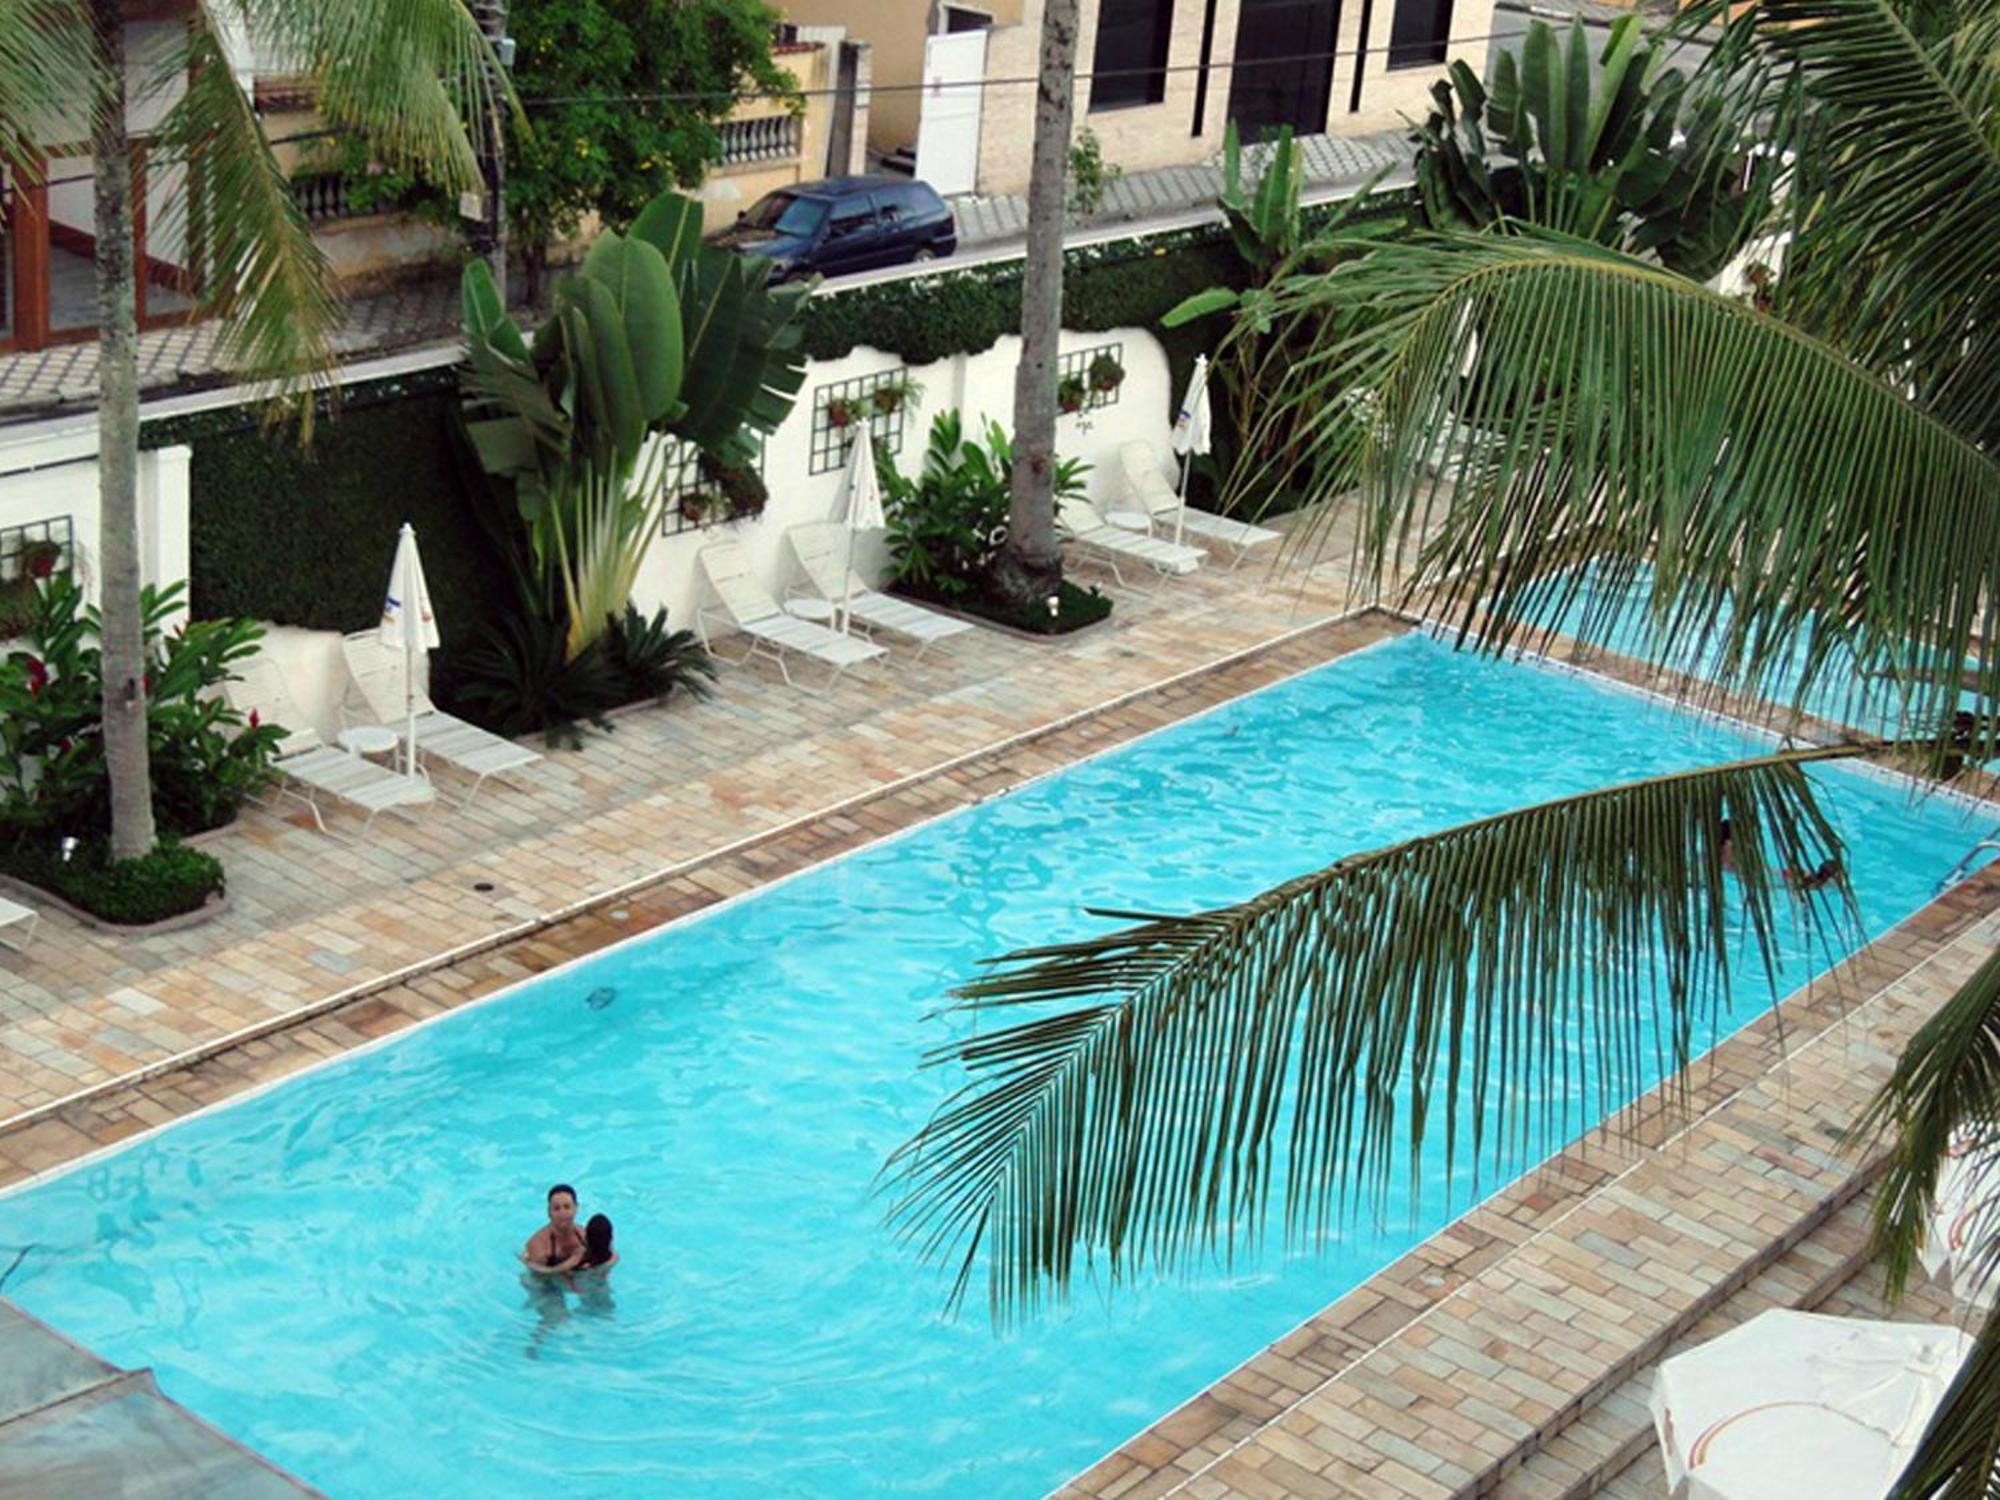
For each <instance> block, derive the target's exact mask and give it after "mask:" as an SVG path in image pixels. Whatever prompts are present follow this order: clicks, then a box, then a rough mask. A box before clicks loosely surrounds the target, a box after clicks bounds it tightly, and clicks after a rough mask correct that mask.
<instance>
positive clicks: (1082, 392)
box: [1056, 375, 1090, 412]
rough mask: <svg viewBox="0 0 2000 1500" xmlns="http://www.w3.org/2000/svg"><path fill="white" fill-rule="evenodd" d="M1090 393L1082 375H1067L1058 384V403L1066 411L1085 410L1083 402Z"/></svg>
mask: <svg viewBox="0 0 2000 1500" xmlns="http://www.w3.org/2000/svg"><path fill="white" fill-rule="evenodd" d="M1089 395H1090V391H1089V389H1088V387H1086V386H1085V385H1084V383H1083V377H1082V376H1081V375H1065V376H1063V378H1062V381H1061V383H1060V384H1058V385H1057V386H1056V405H1057V406H1059V407H1060V408H1062V410H1064V411H1066V412H1078V411H1082V410H1083V403H1084V401H1085V399H1086V398H1087V397H1088V396H1089Z"/></svg>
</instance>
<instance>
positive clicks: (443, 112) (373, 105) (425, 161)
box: [209, 0, 518, 193]
mask: <svg viewBox="0 0 2000 1500" xmlns="http://www.w3.org/2000/svg"><path fill="white" fill-rule="evenodd" d="M209 3H210V4H218V3H227V4H230V5H233V6H234V7H236V8H237V9H238V10H239V11H240V12H241V13H242V14H243V15H244V17H245V18H246V22H247V23H248V24H249V25H250V27H251V28H252V30H253V32H254V33H255V34H257V35H259V36H261V37H265V38H268V39H269V42H270V44H271V45H273V46H274V47H276V48H277V49H279V50H280V51H281V53H282V54H283V55H287V56H290V57H293V58H296V59H297V60H298V67H299V71H300V72H301V73H304V74H307V75H309V76H310V77H311V78H312V79H313V81H314V83H315V85H316V99H317V104H318V108H319V111H320V113H321V114H322V115H324V116H325V117H326V118H327V120H328V121H329V122H330V123H332V124H335V125H343V126H353V127H357V128H360V129H363V130H366V131H367V132H368V137H369V143H370V146H371V148H372V149H373V150H374V151H375V153H376V154H377V155H378V156H379V157H380V158H381V159H382V160H383V161H384V162H385V163H387V164H389V165H391V166H395V167H399V168H405V169H410V170H414V171H417V172H419V173H421V174H422V175H423V176H424V177H426V178H427V179H429V180H431V181H434V182H437V183H438V184H439V185H440V186H443V187H445V188H447V189H449V190H450V191H452V192H454V193H459V192H469V191H474V190H476V189H477V188H478V187H479V185H480V176H479V162H478V157H477V155H476V154H475V152H474V150H473V146H472V139H473V137H472V135H470V134H469V133H468V129H467V125H468V122H470V126H471V129H472V130H474V131H477V130H482V129H485V128H486V127H487V124H488V122H490V120H491V118H492V115H493V113H494V111H496V110H498V109H500V108H502V107H512V108H514V109H516V110H517V111H518V105H517V104H516V103H515V101H514V96H513V90H512V87H511V85H510V84H508V83H507V81H506V78H505V75H504V74H503V72H502V71H501V69H500V66H499V63H498V61H497V60H496V59H495V57H494V55H493V49H492V47H491V45H490V44H489V43H488V42H487V40H486V38H485V36H484V34H483V33H482V32H481V31H480V29H479V24H478V22H477V21H476V20H475V19H474V18H473V15H472V11H471V9H470V7H468V6H467V5H466V4H465V3H464V0H313V3H312V4H310V5H301V4H298V3H296V0H209Z"/></svg>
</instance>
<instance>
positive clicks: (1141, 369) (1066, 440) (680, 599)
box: [633, 328, 1173, 627]
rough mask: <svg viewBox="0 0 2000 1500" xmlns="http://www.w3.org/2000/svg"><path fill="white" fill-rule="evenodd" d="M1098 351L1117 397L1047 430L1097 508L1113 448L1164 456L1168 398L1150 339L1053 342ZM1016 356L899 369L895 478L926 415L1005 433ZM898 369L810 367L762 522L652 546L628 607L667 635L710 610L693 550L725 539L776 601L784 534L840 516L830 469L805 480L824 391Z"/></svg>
mask: <svg viewBox="0 0 2000 1500" xmlns="http://www.w3.org/2000/svg"><path fill="white" fill-rule="evenodd" d="M1107 345H1117V346H1119V351H1118V358H1119V360H1120V362H1121V363H1122V364H1123V365H1124V367H1125V383H1124V385H1123V386H1122V387H1121V388H1120V389H1119V391H1118V397H1117V400H1116V401H1115V402H1113V403H1112V404H1110V405H1108V406H1103V407H1100V408H1098V409H1096V410H1089V411H1084V412H1079V413H1077V414H1075V415H1071V416H1064V417H1062V418H1060V420H1059V425H1058V428H1057V446H1058V451H1059V452H1060V454H1061V455H1062V456H1063V457H1064V458H1081V459H1084V460H1085V461H1086V462H1088V463H1090V464H1091V465H1092V466H1093V467H1092V471H1091V473H1090V475H1089V478H1088V483H1089V485H1090V492H1091V498H1092V499H1094V500H1096V501H1097V502H1098V504H1099V505H1100V506H1103V505H1105V504H1107V502H1109V501H1111V500H1113V499H1115V498H1117V494H1118V482H1117V478H1116V473H1117V458H1118V447H1119V445H1120V444H1121V443H1125V442H1129V441H1131V440H1132V439H1134V438H1146V439H1148V440H1150V441H1151V442H1152V443H1153V444H1154V445H1155V446H1156V447H1157V448H1158V449H1159V451H1160V453H1161V455H1162V457H1163V458H1164V457H1165V456H1166V452H1167V447H1166V440H1167V427H1168V419H1169V413H1170V412H1171V410H1172V404H1171V403H1172V399H1173V393H1172V390H1171V386H1170V380H1169V376H1168V373H1167V355H1166V350H1165V349H1164V348H1162V347H1161V345H1160V341H1159V340H1158V339H1157V338H1155V337H1154V336H1153V334H1152V333H1150V332H1149V331H1147V330H1145V329H1139V328H1121V329H1116V330H1113V331H1110V332H1105V333H1074V332H1070V331H1067V330H1065V332H1064V333H1063V341H1062V347H1063V352H1064V353H1065V354H1071V353H1079V354H1080V353H1082V352H1084V351H1088V350H1092V349H1097V348H1101V347H1104V346H1107ZM1020 355H1021V341H1020V339H1018V338H1016V337H1013V336H1011V335H1010V336H1008V337H1005V338H1002V339H1001V340H1000V341H999V342H998V343H996V344H995V345H994V346H993V347H992V348H991V349H988V350H987V351H985V352H984V353H983V354H972V355H957V356H954V357H952V358H950V359H942V360H939V361H937V362H936V363H934V364H928V365H912V366H908V367H907V369H908V374H909V376H910V378H911V379H913V380H915V381H916V382H917V384H918V385H920V386H921V387H922V388H923V393H922V395H921V397H920V398H919V400H918V402H917V405H916V408H915V409H914V410H913V411H910V412H908V413H906V414H904V419H903V423H902V435H901V442H900V444H899V446H898V448H897V452H896V462H897V466H898V467H899V468H900V469H901V470H902V471H903V472H904V473H905V474H914V473H915V472H916V471H917V469H918V468H919V467H920V466H921V465H922V462H923V453H924V445H925V443H926V441H927V440H928V438H929V434H930V423H931V418H932V417H933V416H935V415H936V414H937V413H938V412H940V411H947V410H951V409H954V408H956V409H957V410H958V411H959V412H960V413H961V414H962V420H963V423H964V429H965V432H966V433H967V434H968V435H973V434H981V433H983V432H984V431H985V426H986V423H987V422H988V421H989V420H993V421H998V422H999V423H1000V424H1001V426H1002V427H1003V428H1005V429H1007V430H1009V431H1011V430H1012V427H1013V409H1014V370H1015V366H1016V365H1017V364H1018V363H1019V360H1020ZM905 368H906V367H905V366H904V365H903V363H902V361H901V360H900V359H899V358H898V357H897V356H895V355H893V354H884V353H882V352H881V351H880V350H877V349H871V348H865V347H864V348H857V349H855V350H854V351H853V352H852V353H850V354H848V355H847V356H846V357H845V358H843V359H837V360H825V361H819V360H816V361H814V362H813V363H812V364H811V365H809V366H808V368H807V370H806V381H805V384H804V385H803V386H801V387H800V389H799V398H798V403H797V404H796V405H795V406H794V407H793V408H792V412H791V415H790V416H789V417H787V418H786V420H785V424H784V425H783V426H782V427H780V428H779V429H778V431H777V432H776V433H774V434H773V435H772V437H771V440H770V442H769V444H768V445H767V447H766V450H765V461H764V481H765V483H766V485H768V486H769V488H770V491H771V499H770V503H769V505H768V506H767V507H766V508H765V511H764V513H763V515H761V516H759V517H757V518H755V519H754V520H745V521H735V522H730V523H727V524H725V525H722V526H715V527H708V528H704V529H701V530H695V531H685V532H681V533H679V534H677V535H670V536H664V537H661V538H659V539H658V540H656V541H655V542H654V543H653V548H652V551H651V552H650V553H649V554H648V556H647V559H646V565H645V568H644V569H643V570H642V571H641V573H640V575H639V579H638V583H637V585H636V586H635V587H634V590H633V602H634V603H636V604H637V605H638V606H639V607H640V608H641V609H642V610H648V611H650V610H653V609H656V608H658V607H659V606H661V605H665V606H666V608H667V612H668V617H669V618H670V619H671V620H672V621H673V622H674V624H675V625H676V626H677V627H679V626H687V627H692V625H693V624H694V612H695V609H696V607H697V605H698V604H700V603H703V602H712V601H711V600H707V599H706V597H705V595H704V594H703V591H702V590H701V589H700V588H699V587H698V579H699V569H698V568H697V566H696V562H695V556H696V554H697V553H698V552H699V551H700V550H701V548H702V547H704V546H706V545H708V544H710V543H712V542H715V541H719V540H723V539H725V538H727V539H731V540H735V541H737V542H740V543H741V544H742V546H743V548H744V550H745V551H746V552H747V553H748V554H749V557H750V561H751V566H752V567H753V568H754V569H755V570H756V571H757V573H758V574H759V575H760V576H761V577H762V579H763V581H764V582H765V584H766V585H767V586H768V587H769V588H770V590H771V592H772V593H773V594H775V595H779V596H782V595H783V593H784V591H785V589H786V587H787V585H789V584H790V583H792V582H793V581H794V580H793V575H792V573H791V572H790V569H789V556H788V552H787V549H786V548H785V546H784V532H785V529H786V528H787V527H790V526H798V525H801V524H803V523H805V522H808V521H825V520H830V519H836V518H838V517H839V516H841V515H842V514H844V511H845V505H846V499H845V496H844V494H843V493H842V489H841V478H842V471H841V470H840V469H839V468H837V467H835V468H831V469H825V470H824V471H823V472H820V473H814V472H812V470H813V468H814V467H815V464H814V446H815V429H816V424H817V426H818V428H819V430H820V433H821V436H820V441H819V446H820V449H821V451H822V453H824V452H825V450H826V449H827V446H828V442H827V438H826V436H825V434H824V424H825V419H824V415H823V414H824V410H825V397H826V394H827V391H828V388H830V387H833V386H836V385H838V384H839V383H840V382H843V381H848V380H854V379H857V378H860V377H866V376H873V375H881V374H887V373H891V372H895V371H898V370H903V369H905ZM887 561H888V554H887V549H886V548H885V547H884V546H883V544H882V542H881V540H880V537H879V535H878V536H877V537H875V538H871V539H870V544H869V545H868V546H867V547H866V548H864V549H863V551H862V553H861V554H860V555H859V558H858V563H859V566H860V567H861V569H862V571H863V572H864V573H865V574H866V575H867V576H869V577H871V578H877V579H879V578H880V577H881V575H882V573H883V572H884V570H885V568H886V564H887Z"/></svg>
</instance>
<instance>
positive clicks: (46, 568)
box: [28, 552, 56, 578]
mask: <svg viewBox="0 0 2000 1500" xmlns="http://www.w3.org/2000/svg"><path fill="white" fill-rule="evenodd" d="M55 570H56V554H55V553H53V552H37V553H35V554H34V555H33V556H32V557H30V558H29V559H28V576H29V577H30V578H47V577H48V576H49V575H50V574H51V573H53V572H55Z"/></svg>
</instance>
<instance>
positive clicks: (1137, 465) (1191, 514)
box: [1118, 438, 1284, 568]
mask: <svg viewBox="0 0 2000 1500" xmlns="http://www.w3.org/2000/svg"><path fill="white" fill-rule="evenodd" d="M1118 466H1119V469H1120V470H1121V472H1122V473H1123V475H1124V478H1125V488H1126V490H1127V492H1128V493H1130V495H1131V497H1132V501H1133V503H1134V504H1135V505H1137V506H1138V507H1139V509H1140V510H1143V511H1144V512H1145V513H1146V514H1147V515H1149V516H1151V517H1152V518H1153V529H1154V532H1155V534H1156V535H1160V536H1166V537H1171V536H1172V535H1173V534H1174V525H1175V522H1176V520H1177V519H1178V522H1179V525H1180V529H1181V535H1182V536H1183V537H1199V538H1201V539H1202V540H1203V541H1207V542H1213V543H1215V544H1216V545H1217V546H1218V547H1227V548H1229V549H1230V550H1231V551H1232V552H1234V553H1235V556H1234V557H1232V558H1231V559H1230V561H1229V565H1230V566H1231V567H1232V568H1233V567H1235V566H1236V564H1237V563H1240V562H1241V561H1243V559H1244V558H1245V557H1246V556H1247V555H1248V554H1249V551H1250V549H1251V548H1252V547H1259V546H1262V545H1263V544H1264V543H1265V542H1275V541H1279V540H1281V539H1282V538H1283V536H1284V533H1283V532H1278V531H1273V530H1271V529H1270V527H1268V526H1252V525H1251V524H1250V523H1249V522H1248V521H1232V520H1231V519H1230V518H1229V517H1228V516H1218V515H1214V514H1212V513H1210V512H1208V511H1205V510H1196V509H1195V508H1194V507H1193V506H1188V507H1187V508H1186V509H1185V511H1183V512H1182V514H1181V515H1180V516H1179V517H1178V518H1177V517H1176V516H1175V514H1174V513H1175V512H1176V511H1181V510H1182V506H1181V497H1180V496H1179V495H1177V494H1175V493H1174V487H1173V486H1172V485H1171V484H1168V483H1167V476H1166V475H1165V474H1162V473H1161V472H1160V461H1159V459H1158V457H1157V456H1156V455H1155V454H1154V452H1153V445H1152V444H1151V443H1149V442H1146V441H1145V440H1144V439H1142V438H1135V439H1134V440H1133V441H1131V442H1129V443H1126V444H1124V445H1123V446H1122V447H1120V448H1119V450H1118Z"/></svg>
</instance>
